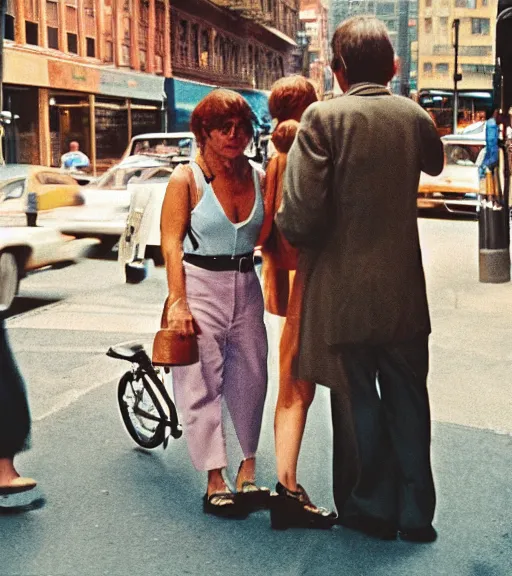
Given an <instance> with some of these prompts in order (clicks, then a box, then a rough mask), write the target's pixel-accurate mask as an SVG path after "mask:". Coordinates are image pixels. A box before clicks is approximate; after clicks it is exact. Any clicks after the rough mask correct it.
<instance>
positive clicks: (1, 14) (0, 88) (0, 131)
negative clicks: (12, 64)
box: [0, 0, 7, 166]
mask: <svg viewBox="0 0 512 576" xmlns="http://www.w3.org/2000/svg"><path fill="white" fill-rule="evenodd" d="M6 8H7V0H0V113H2V112H3V111H4V37H5V12H6ZM4 133H5V130H4V125H3V121H2V119H1V118H0V165H2V166H3V165H4V164H5V160H4V153H3V139H4Z"/></svg>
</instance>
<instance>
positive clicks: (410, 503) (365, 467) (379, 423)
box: [331, 335, 436, 530]
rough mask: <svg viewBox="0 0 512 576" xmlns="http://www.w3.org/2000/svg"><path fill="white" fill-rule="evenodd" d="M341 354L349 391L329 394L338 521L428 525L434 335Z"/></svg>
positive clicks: (355, 347)
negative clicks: (430, 362) (366, 519)
mask: <svg viewBox="0 0 512 576" xmlns="http://www.w3.org/2000/svg"><path fill="white" fill-rule="evenodd" d="M337 352H338V353H339V356H340V362H339V365H340V367H341V371H342V372H343V373H342V374H340V378H341V379H343V380H344V382H343V384H344V385H343V386H340V389H342V390H347V393H346V394H343V393H341V392H339V391H336V390H333V391H332V393H331V408H332V421H333V432H334V438H333V441H334V462H333V472H334V500H335V502H336V507H337V508H338V513H339V515H340V517H342V518H347V517H351V516H370V517H373V518H379V519H381V520H385V521H387V522H390V523H392V524H394V525H396V526H397V527H398V528H401V529H404V530H405V529H411V528H421V527H424V526H428V525H429V524H430V523H431V522H432V519H433V516H434V509H435V502H436V498H435V490H434V481H433V477H432V471H431V465H430V409H429V400H428V393H427V374H428V336H427V335H421V336H418V337H416V338H414V339H412V340H410V341H407V342H402V343H400V344H393V345H381V346H370V345H356V344H354V345H343V346H340V347H339V348H338V349H337ZM377 382H378V387H377V384H376V383H377Z"/></svg>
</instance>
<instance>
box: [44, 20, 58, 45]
mask: <svg viewBox="0 0 512 576" xmlns="http://www.w3.org/2000/svg"><path fill="white" fill-rule="evenodd" d="M46 30H47V32H48V48H54V49H55V50H58V49H59V29H58V28H54V27H53V26H48V27H47V28H46Z"/></svg>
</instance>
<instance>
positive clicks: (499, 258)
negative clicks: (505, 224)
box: [478, 248, 510, 284]
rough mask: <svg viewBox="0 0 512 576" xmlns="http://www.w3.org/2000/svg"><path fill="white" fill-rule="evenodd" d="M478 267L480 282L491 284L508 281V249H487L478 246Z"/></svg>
mask: <svg viewBox="0 0 512 576" xmlns="http://www.w3.org/2000/svg"><path fill="white" fill-rule="evenodd" d="M478 268H479V280H480V282H486V283H493V284H500V283H503V282H510V251H509V249H508V248H504V249H500V250H489V249H485V248H480V251H479V254H478Z"/></svg>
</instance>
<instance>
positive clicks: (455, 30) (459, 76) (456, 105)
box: [452, 18, 462, 134]
mask: <svg viewBox="0 0 512 576" xmlns="http://www.w3.org/2000/svg"><path fill="white" fill-rule="evenodd" d="M459 26H460V19H459V18H454V20H453V24H452V30H453V47H454V48H455V62H454V67H453V133H454V134H457V124H458V116H459V93H458V91H457V84H458V82H460V81H461V80H462V74H459Z"/></svg>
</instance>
